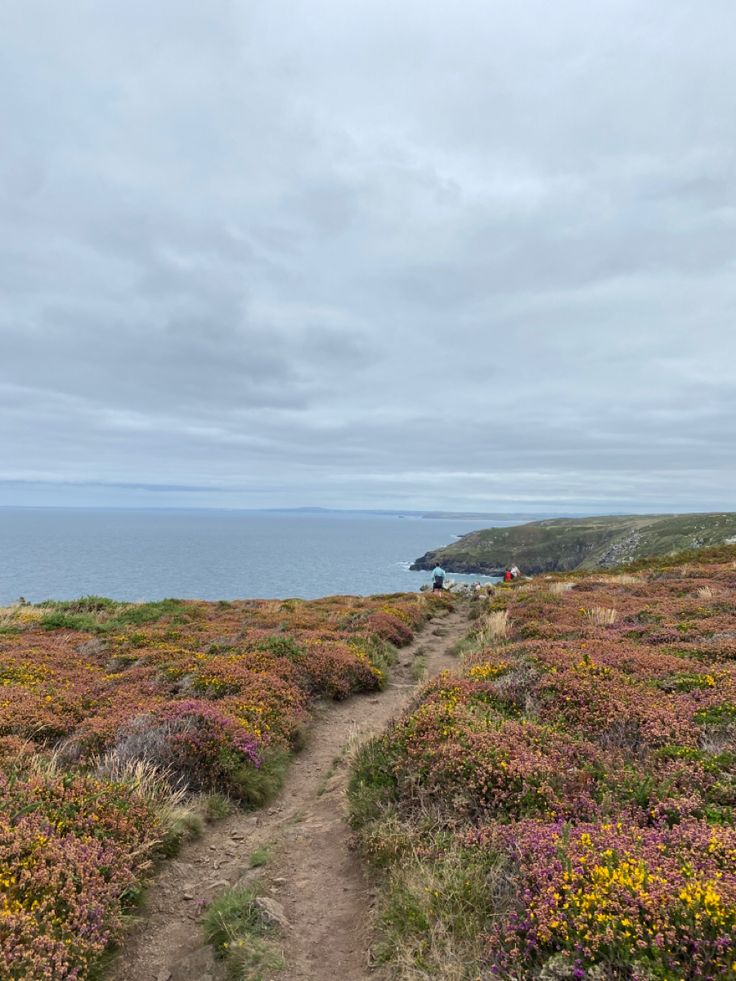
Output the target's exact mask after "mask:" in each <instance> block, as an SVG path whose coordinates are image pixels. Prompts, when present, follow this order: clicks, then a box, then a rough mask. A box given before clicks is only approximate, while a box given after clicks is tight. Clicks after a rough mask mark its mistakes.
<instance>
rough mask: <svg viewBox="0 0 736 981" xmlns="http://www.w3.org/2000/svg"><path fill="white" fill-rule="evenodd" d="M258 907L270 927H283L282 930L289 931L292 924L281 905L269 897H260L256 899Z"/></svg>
mask: <svg viewBox="0 0 736 981" xmlns="http://www.w3.org/2000/svg"><path fill="white" fill-rule="evenodd" d="M256 906H257V907H258V909H259V910H260V911H261V916H262V917H263V920H264V921H265V923H267V924H268V925H269V926H277V927H281V929H282V930H288V929H289V927H290V925H291V924H290V923H289V921H288V920H287V918H286V913H285V912H284V907H283V906H282V905H281V903H279V902H277V901H276V900H275V899H271V898H269V897H268V896H259V897H258V898H257V899H256Z"/></svg>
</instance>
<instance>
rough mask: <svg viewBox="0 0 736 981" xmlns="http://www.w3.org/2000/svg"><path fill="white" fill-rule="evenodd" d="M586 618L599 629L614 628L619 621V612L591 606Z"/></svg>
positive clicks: (586, 612)
mask: <svg viewBox="0 0 736 981" xmlns="http://www.w3.org/2000/svg"><path fill="white" fill-rule="evenodd" d="M585 616H586V617H587V618H588V619H589V620H590V621H592V622H593V623H594V624H595V625H596V626H597V627H612V626H613V624H614V623H615V622H616V621H617V620H618V610H613V609H610V608H609V607H606V606H591V607H590V608H589V609H587V610H586V611H585Z"/></svg>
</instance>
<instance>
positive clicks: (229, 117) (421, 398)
mask: <svg viewBox="0 0 736 981" xmlns="http://www.w3.org/2000/svg"><path fill="white" fill-rule="evenodd" d="M734 91H736V10H735V9H734V5H733V0H707V2H705V3H704V2H703V0H595V2H591V0H555V2H554V3H550V2H549V0H453V2H452V3H450V2H449V0H445V2H439V0H417V2H414V0H401V2H399V3H397V2H396V0H196V2H194V0H155V2H152V0H104V2H101V0H66V2H60V0H3V2H2V3H1V4H0V338H1V340H2V344H1V347H0V441H1V444H0V504H11V503H14V504H24V503H26V504H40V503H47V504H101V505H104V504H156V505H169V504H171V505H178V504H186V505H206V506H228V507H263V506H272V505H277V506H281V505H287V506H290V505H336V506H358V507H361V506H364V507H392V506H397V507H404V508H410V507H416V508H432V507H437V508H448V507H451V508H457V509H485V510H529V511H535V510H537V511H540V510H556V511H560V512H572V511H580V510H587V511H597V512H606V511H611V510H616V511H621V510H676V509H680V510H708V509H721V508H731V509H734V508H736V502H735V501H734V496H733V488H734V484H735V480H734V478H735V477H736V462H735V461H736V456H735V454H734V432H735V431H736V388H735V387H734V381H735V376H736V331H735V330H734V327H735V324H734V309H735V304H734V301H735V300H736V275H735V273H736V269H735V262H734V260H735V258H736V112H735V111H734Z"/></svg>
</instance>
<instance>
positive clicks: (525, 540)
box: [413, 512, 736, 574]
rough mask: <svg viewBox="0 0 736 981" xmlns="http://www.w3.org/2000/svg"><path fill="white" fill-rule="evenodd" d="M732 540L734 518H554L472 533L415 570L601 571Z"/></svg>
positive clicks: (735, 525)
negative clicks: (437, 566)
mask: <svg viewBox="0 0 736 981" xmlns="http://www.w3.org/2000/svg"><path fill="white" fill-rule="evenodd" d="M734 536H736V514H734V513H722V512H719V513H714V514H674V515H623V516H621V515H614V516H604V517H592V518H554V519H550V520H545V521H533V522H530V523H528V524H524V525H516V526H515V527H511V528H484V529H482V530H480V531H474V532H470V534H468V535H464V536H463V537H462V538H461V539H460V540H459V541H457V542H454V543H453V544H451V545H447V546H446V547H445V548H439V549H434V550H433V551H430V552H427V553H426V554H425V555H423V556H422V557H421V558H419V559H417V560H416V562H415V563H414V566H413V568H416V569H431V568H432V566H433V565H434V564H435V563H436V562H437V561H439V562H440V563H441V564H442V565H443V566H444V567H445V569H447V570H448V571H449V572H470V573H491V574H492V573H494V572H498V571H499V570H502V569H503V568H504V566H506V565H512V564H516V565H518V566H519V567H520V568H521V569H522V571H523V572H525V573H530V574H535V573H539V572H566V571H570V570H573V569H597V568H607V567H610V566H612V565H616V564H619V563H621V562H631V561H637V560H638V559H642V558H647V557H649V556H656V555H668V554H671V553H675V552H679V551H683V550H685V549H689V548H701V547H704V546H709V545H720V544H722V543H723V542H724V541H725V540H727V539H729V538H733V537H734Z"/></svg>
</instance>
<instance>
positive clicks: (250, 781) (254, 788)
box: [230, 750, 290, 807]
mask: <svg viewBox="0 0 736 981" xmlns="http://www.w3.org/2000/svg"><path fill="white" fill-rule="evenodd" d="M289 759H290V755H289V753H288V752H287V751H286V750H272V751H271V753H269V755H268V756H267V757H266V758H265V759H264V761H263V763H262V764H261V766H260V767H258V769H255V768H254V767H253V766H251V765H250V764H247V765H244V766H240V765H239V766H237V767H236V768H235V769H234V770H233V772H232V774H231V775H230V782H231V783H232V785H233V787H234V788H235V791H236V794H237V797H238V800H239V801H241V803H243V804H246V805H250V806H251V807H263V805H264V804H267V803H268V802H269V801H270V800H272V798H273V797H274V796H275V795H276V794H277V793H278V791H279V789H280V788H281V785H282V783H283V782H284V777H285V776H286V771H287V769H288V766H289Z"/></svg>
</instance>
